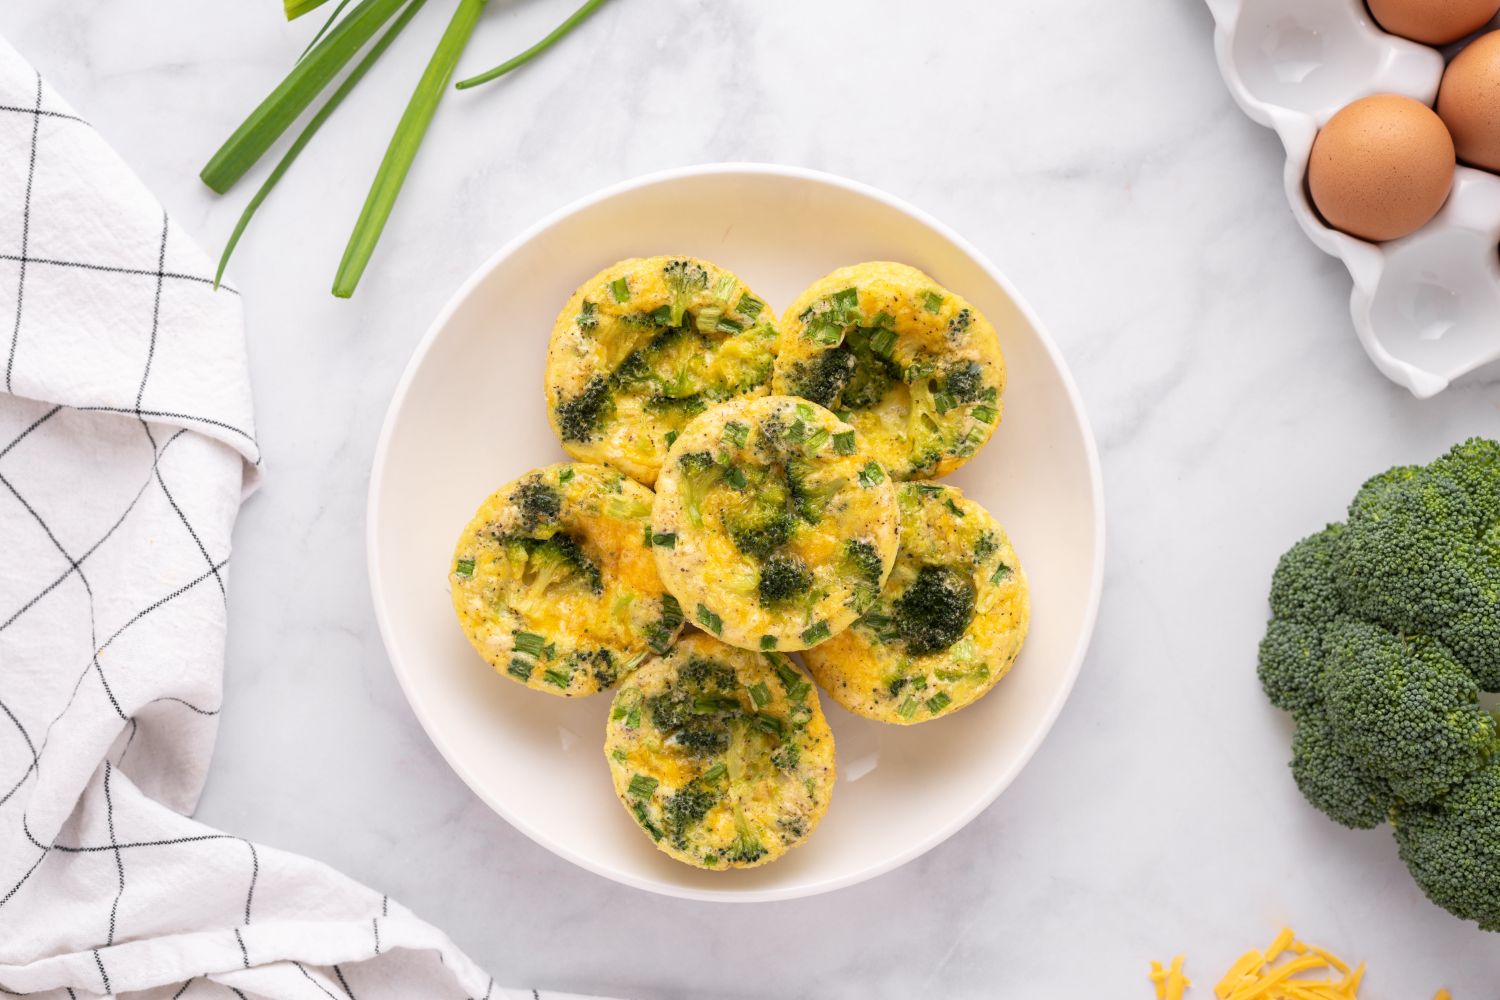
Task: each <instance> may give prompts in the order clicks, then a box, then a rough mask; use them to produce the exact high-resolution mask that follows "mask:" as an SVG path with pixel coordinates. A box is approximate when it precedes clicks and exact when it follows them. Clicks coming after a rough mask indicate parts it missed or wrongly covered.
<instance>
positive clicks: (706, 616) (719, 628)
mask: <svg viewBox="0 0 1500 1000" xmlns="http://www.w3.org/2000/svg"><path fill="white" fill-rule="evenodd" d="M698 624H699V625H702V626H703V627H704V628H706V629H708V630H709V631H710V632H712V633H713V634H714V635H721V634H723V632H724V619H722V618H720V617H719V616H718V615H716V614H714V613H713V612H712V611H710V610H708V608H706V607H704V606H703V605H702V604H700V605H698Z"/></svg>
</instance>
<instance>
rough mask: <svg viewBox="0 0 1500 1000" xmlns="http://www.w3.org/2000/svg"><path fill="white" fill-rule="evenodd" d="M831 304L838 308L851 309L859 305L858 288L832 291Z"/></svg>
mask: <svg viewBox="0 0 1500 1000" xmlns="http://www.w3.org/2000/svg"><path fill="white" fill-rule="evenodd" d="M833 304H834V306H835V307H837V308H839V309H853V308H855V307H857V306H858V305H859V289H858V288H846V289H844V290H843V291H841V292H834V293H833Z"/></svg>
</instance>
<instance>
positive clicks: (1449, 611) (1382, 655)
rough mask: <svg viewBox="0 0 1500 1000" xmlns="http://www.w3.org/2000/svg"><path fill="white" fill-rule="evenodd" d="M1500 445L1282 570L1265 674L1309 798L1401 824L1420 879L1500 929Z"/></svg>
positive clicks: (1368, 820) (1440, 470)
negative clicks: (1490, 706)
mask: <svg viewBox="0 0 1500 1000" xmlns="http://www.w3.org/2000/svg"><path fill="white" fill-rule="evenodd" d="M1497 542H1500V444H1497V443H1496V442H1494V441H1485V440H1480V439H1474V440H1471V441H1468V442H1466V443H1464V444H1462V445H1459V446H1458V447H1456V448H1454V449H1452V450H1451V451H1450V452H1449V453H1448V454H1447V455H1444V456H1443V457H1442V458H1439V459H1438V460H1436V461H1434V462H1431V463H1429V464H1428V465H1425V466H1402V467H1398V468H1394V469H1391V470H1389V471H1387V472H1384V473H1382V474H1380V475H1378V476H1375V477H1374V478H1372V479H1370V480H1369V481H1368V482H1366V483H1365V484H1364V486H1363V487H1362V488H1361V489H1360V491H1359V493H1358V495H1356V497H1355V498H1354V502H1353V503H1352V504H1351V505H1350V507H1349V514H1348V519H1347V520H1346V521H1345V523H1343V524H1335V525H1331V526H1329V527H1328V528H1327V529H1325V530H1324V531H1322V532H1319V533H1318V534H1316V535H1314V536H1312V537H1311V538H1307V539H1304V540H1303V541H1301V542H1298V543H1297V545H1295V546H1293V547H1292V549H1291V550H1290V551H1288V552H1287V553H1286V555H1285V556H1283V557H1282V560H1281V563H1280V564H1279V565H1278V567H1277V569H1276V574H1275V577H1274V579H1273V580H1272V585H1271V602H1270V603H1271V613H1272V618H1271V621H1270V623H1269V624H1268V625H1267V627H1266V634H1265V638H1264V639H1263V640H1262V641H1261V648H1260V657H1259V665H1258V670H1259V673H1260V679H1261V685H1262V687H1263V688H1264V689H1265V692H1266V695H1267V697H1268V698H1269V699H1270V700H1271V702H1272V703H1273V704H1275V705H1276V706H1278V707H1280V708H1284V709H1287V710H1289V711H1291V712H1292V713H1293V715H1294V717H1295V719H1296V721H1297V731H1296V735H1295V737H1294V738H1293V743H1292V751H1293V760H1292V771H1293V775H1294V777H1295V778H1296V780H1297V785H1298V787H1299V788H1300V789H1301V790H1302V793H1303V795H1304V796H1305V797H1306V798H1307V800H1308V801H1309V802H1310V803H1311V804H1312V805H1314V806H1316V807H1317V808H1318V809H1320V810H1322V811H1323V812H1324V813H1326V814H1327V815H1328V816H1330V817H1331V818H1332V819H1334V820H1336V821H1338V822H1340V823H1343V824H1344V825H1346V826H1352V827H1373V826H1378V825H1379V824H1380V823H1381V822H1383V821H1385V820H1386V819H1388V818H1389V819H1390V821H1391V822H1392V823H1393V825H1394V826H1395V828H1396V837H1397V840H1398V842H1399V843H1400V846H1401V854H1402V857H1403V858H1405V859H1406V861H1407V864H1408V866H1409V867H1410V868H1411V871H1412V874H1413V875H1414V876H1415V878H1416V879H1417V881H1418V883H1419V884H1420V885H1421V886H1422V888H1423V889H1424V891H1426V892H1427V894H1428V896H1429V897H1430V898H1431V899H1433V900H1434V901H1435V902H1437V903H1439V904H1441V905H1443V906H1445V907H1447V908H1448V909H1450V910H1452V911H1453V912H1454V913H1456V914H1458V915H1459V916H1463V917H1468V918H1470V919H1474V920H1478V921H1479V922H1480V923H1481V925H1482V926H1486V927H1489V928H1490V929H1495V930H1500V875H1497V874H1492V873H1496V872H1500V794H1497V791H1500V770H1497V769H1500V736H1497V724H1496V720H1495V718H1494V717H1493V716H1492V715H1491V714H1490V713H1489V712H1487V711H1485V710H1484V708H1483V707H1482V706H1481V705H1480V703H1479V692H1480V691H1482V690H1483V691H1493V690H1496V689H1497V688H1500V544H1497Z"/></svg>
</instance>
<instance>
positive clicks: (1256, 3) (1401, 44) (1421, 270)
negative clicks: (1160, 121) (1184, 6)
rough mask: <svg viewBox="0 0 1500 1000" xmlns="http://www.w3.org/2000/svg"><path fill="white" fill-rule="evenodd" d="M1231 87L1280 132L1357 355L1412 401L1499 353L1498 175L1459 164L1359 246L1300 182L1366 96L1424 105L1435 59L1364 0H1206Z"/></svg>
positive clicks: (1434, 81)
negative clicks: (1440, 189)
mask: <svg viewBox="0 0 1500 1000" xmlns="http://www.w3.org/2000/svg"><path fill="white" fill-rule="evenodd" d="M1207 2H1208V6H1209V9H1210V10H1211V11H1212V12H1213V15H1214V20H1215V22H1216V25H1217V27H1216V29H1215V32H1214V47H1215V50H1216V52H1217V54H1218V60H1219V69H1220V71H1221V72H1222V73H1223V75H1224V81H1225V83H1227V84H1228V85H1229V92H1230V93H1231V94H1232V95H1233V96H1234V99H1235V101H1236V102H1237V103H1238V104H1239V106H1240V107H1241V109H1243V110H1244V112H1245V114H1247V115H1249V116H1250V117H1251V118H1252V119H1254V120H1255V121H1257V122H1259V123H1260V124H1262V125H1265V126H1267V127H1268V128H1272V129H1275V130H1276V134H1277V135H1278V136H1280V138H1281V144H1282V146H1283V147H1284V148H1285V149H1286V166H1285V168H1284V170H1283V171H1282V186H1283V187H1284V188H1285V189H1286V196H1287V201H1288V202H1289V203H1290V204H1291V206H1292V214H1293V215H1294V216H1296V218H1297V222H1298V224H1300V225H1301V226H1302V231H1303V232H1305V233H1306V234H1307V236H1308V238H1309V239H1311V240H1312V241H1313V243H1314V244H1316V245H1317V247H1318V249H1320V250H1322V251H1323V252H1324V253H1327V254H1331V255H1332V256H1334V257H1337V258H1339V259H1340V260H1342V261H1343V262H1344V266H1345V267H1347V268H1348V269H1349V276H1350V277H1351V278H1353V279H1354V288H1353V290H1352V291H1351V293H1350V296H1349V311H1350V314H1351V316H1352V317H1353V319H1354V328H1355V330H1356V331H1357V332H1358V334H1359V341H1360V343H1361V344H1363V345H1364V348H1365V352H1366V353H1367V354H1369V355H1370V359H1371V360H1372V361H1374V362H1375V366H1376V367H1377V368H1379V369H1380V371H1381V372H1382V373H1383V374H1384V375H1385V376H1386V377H1387V378H1389V379H1391V381H1393V382H1396V383H1398V384H1400V385H1403V386H1405V387H1406V388H1407V389H1408V390H1410V391H1411V392H1412V394H1413V395H1415V396H1417V397H1418V398H1426V397H1428V396H1433V395H1436V394H1437V393H1439V392H1441V391H1443V390H1444V389H1446V388H1447V387H1448V385H1449V384H1450V383H1451V382H1453V380H1455V379H1457V378H1459V377H1460V376H1462V375H1466V374H1468V373H1469V372H1472V371H1474V370H1476V369H1478V368H1481V367H1483V366H1485V365H1487V364H1490V363H1492V362H1494V361H1496V360H1497V359H1500V332H1497V331H1500V258H1497V253H1496V244H1497V242H1500V177H1497V176H1495V175H1494V174H1492V173H1488V172H1486V171H1483V170H1475V169H1473V168H1472V167H1464V166H1460V167H1459V168H1458V174H1457V176H1456V178H1455V179H1454V182H1453V193H1452V194H1451V195H1449V197H1448V202H1447V204H1446V205H1444V206H1443V210H1442V211H1441V212H1439V213H1438V215H1437V217H1436V218H1435V219H1433V220H1432V221H1431V222H1429V223H1428V224H1427V225H1426V226H1424V227H1423V228H1422V229H1419V230H1418V231H1417V232H1415V233H1413V234H1412V235H1410V236H1407V237H1404V238H1402V239H1399V240H1394V241H1392V242H1390V243H1367V242H1365V241H1363V240H1360V239H1356V238H1355V237H1353V236H1349V235H1347V234H1345V233H1341V232H1339V231H1338V230H1336V229H1332V228H1330V227H1329V226H1328V225H1327V224H1325V223H1324V222H1323V219H1322V217H1321V216H1320V215H1318V212H1317V209H1315V208H1314V207H1313V204H1312V199H1311V198H1310V197H1309V196H1308V194H1307V186H1306V184H1305V183H1304V178H1305V177H1306V174H1307V162H1308V159H1309V157H1310V155H1311V153H1312V144H1313V139H1314V138H1316V137H1317V134H1318V129H1320V128H1322V127H1323V126H1324V125H1325V124H1327V123H1328V119H1330V118H1332V117H1333V116H1334V114H1336V113H1337V112H1338V111H1339V110H1340V109H1341V108H1343V107H1344V106H1345V105H1346V104H1349V103H1350V102H1352V101H1355V100H1358V99H1359V98H1361V97H1368V96H1370V95H1371V94H1403V95H1405V96H1407V97H1411V98H1414V99H1416V100H1418V101H1421V102H1422V103H1423V104H1427V105H1431V104H1432V102H1433V99H1434V98H1435V97H1436V96H1437V91H1438V82H1439V80H1441V78H1442V75H1443V54H1442V53H1441V52H1439V51H1438V50H1437V49H1433V48H1429V47H1428V46H1426V45H1421V44H1418V43H1417V42H1412V41H1408V40H1407V39H1405V38H1398V37H1396V36H1395V35H1390V34H1387V33H1386V32H1384V31H1382V30H1381V28H1380V25H1379V24H1377V23H1376V22H1375V19H1374V18H1373V17H1371V16H1370V11H1369V8H1367V7H1366V6H1365V0H1207Z"/></svg>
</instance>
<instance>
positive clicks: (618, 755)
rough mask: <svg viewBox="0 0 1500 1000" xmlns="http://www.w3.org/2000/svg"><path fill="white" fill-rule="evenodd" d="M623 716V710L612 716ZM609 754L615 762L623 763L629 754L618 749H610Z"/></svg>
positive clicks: (620, 717)
mask: <svg viewBox="0 0 1500 1000" xmlns="http://www.w3.org/2000/svg"><path fill="white" fill-rule="evenodd" d="M624 717H625V713H624V712H620V713H619V714H618V715H615V716H614V718H616V719H623V718H624ZM609 755H610V756H611V757H613V758H614V759H615V760H616V761H617V762H619V763H621V764H623V763H625V760H626V758H627V757H629V756H630V755H629V754H627V753H626V752H625V751H624V750H620V749H615V750H611V751H610V753H609Z"/></svg>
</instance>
